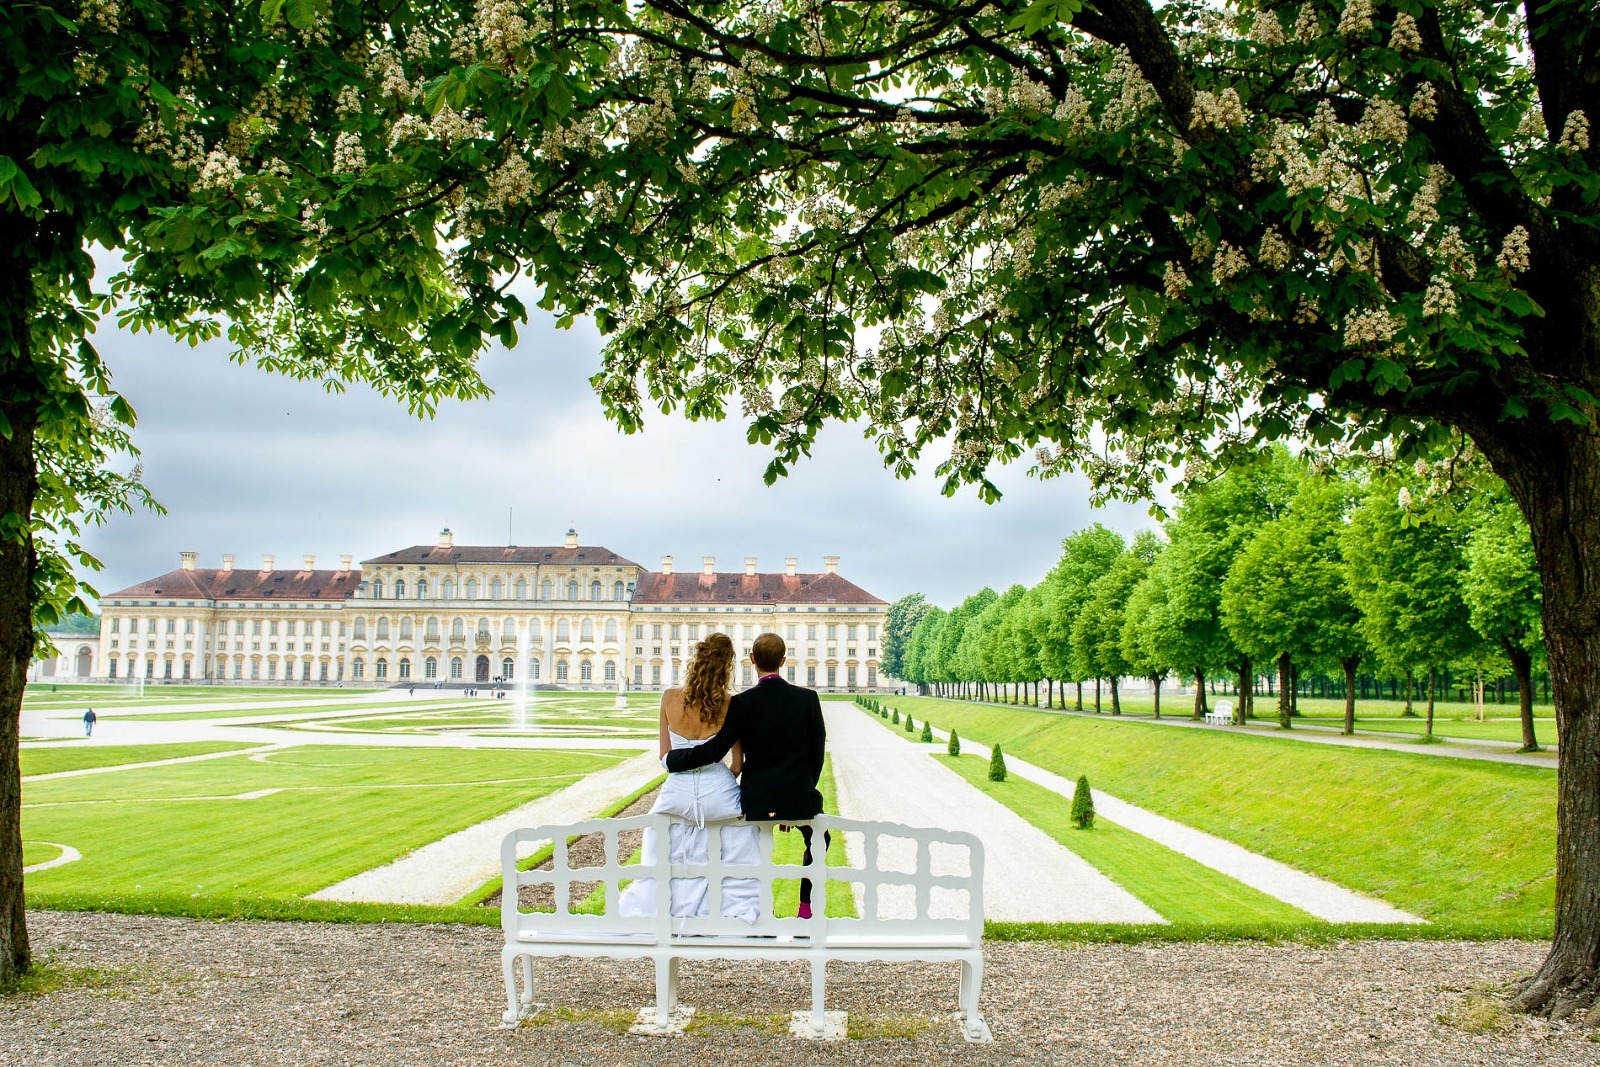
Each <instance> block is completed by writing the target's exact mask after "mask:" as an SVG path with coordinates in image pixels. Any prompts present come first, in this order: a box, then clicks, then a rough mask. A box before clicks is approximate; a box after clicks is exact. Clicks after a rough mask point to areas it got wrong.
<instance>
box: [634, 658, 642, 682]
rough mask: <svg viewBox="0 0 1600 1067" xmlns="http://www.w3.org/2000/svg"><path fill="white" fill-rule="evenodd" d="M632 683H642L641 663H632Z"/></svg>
mask: <svg viewBox="0 0 1600 1067" xmlns="http://www.w3.org/2000/svg"><path fill="white" fill-rule="evenodd" d="M633 684H634V685H643V684H644V667H643V666H642V665H641V664H638V663H635V664H634V665H633Z"/></svg>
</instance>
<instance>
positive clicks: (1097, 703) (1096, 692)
mask: <svg viewBox="0 0 1600 1067" xmlns="http://www.w3.org/2000/svg"><path fill="white" fill-rule="evenodd" d="M1094 713H1095V714H1096V715H1098V714H1100V679H1098V678H1096V679H1095V680H1094Z"/></svg>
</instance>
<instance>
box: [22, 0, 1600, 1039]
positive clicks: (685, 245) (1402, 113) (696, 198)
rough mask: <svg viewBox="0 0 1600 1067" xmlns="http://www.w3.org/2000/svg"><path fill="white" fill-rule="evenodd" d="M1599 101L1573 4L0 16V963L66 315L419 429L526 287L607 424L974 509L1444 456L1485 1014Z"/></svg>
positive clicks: (1534, 1006)
mask: <svg viewBox="0 0 1600 1067" xmlns="http://www.w3.org/2000/svg"><path fill="white" fill-rule="evenodd" d="M1597 120H1600V20H1597V19H1595V18H1594V8H1593V0H1524V2H1523V3H1520V4H1519V3H1513V2H1508V0H1452V2H1451V3H1448V4H1445V3H1439V2H1437V0H1282V2H1276V0H1274V2H1262V0H1220V2H1210V0H1207V2H1198V0H1176V2H1169V3H1162V4H1160V5H1156V4H1154V3H1152V2H1151V0H1096V2H1095V3H1093V4H1088V3H1083V2H1081V0H993V2H990V0H900V2H897V3H868V2H850V0H832V2H823V0H631V2H626V3H624V2H617V0H554V2H551V3H538V4H534V3H520V2H516V0H400V2H396V3H392V4H383V5H379V4H369V3H366V2H364V0H242V2H232V0H226V2H225V0H193V2H185V3H177V2H175V0H40V2H38V3H11V4H0V981H3V980H7V979H9V978H10V977H12V976H14V975H15V974H16V973H17V971H18V970H19V969H21V968H23V967H25V966H27V964H28V960H29V952H28V947H27V936H26V926H25V915H24V911H23V897H22V875H21V838H20V804H21V788H20V782H19V779H18V772H17V737H18V731H17V726H18V717H19V715H20V706H21V694H22V680H23V678H24V676H25V671H26V667H27V663H28V660H29V657H30V656H31V655H32V653H33V647H34V640H35V633H36V631H35V628H34V626H35V624H36V623H40V622H50V621H53V619H54V617H56V616H58V615H59V614H61V613H62V612H67V611H71V610H74V609H75V608H81V607H82V606H83V604H82V603H81V601H77V600H75V599H74V595H75V589H74V581H75V578H74V566H73V564H74V563H76V564H78V565H79V566H88V565H90V562H91V561H88V560H86V559H83V558H82V554H81V552H79V551H78V549H77V548H76V547H75V541H76V530H77V529H78V528H79V527H80V525H81V523H83V522H88V521H94V519H95V518H96V517H98V516H100V515H103V514H104V513H105V512H106V511H108V510H110V509H114V508H117V507H124V506H129V505H130V504H137V503H138V502H139V501H140V493H141V490H140V488H139V485H138V479H137V478H136V477H133V476H131V475H129V474H118V473H116V471H117V470H119V469H121V468H118V467H117V457H118V454H119V453H121V452H122V451H124V450H125V448H126V447H127V445H128V444H129V441H128V438H127V431H128V428H129V426H130V425H131V423H132V421H133V413H132V412H131V411H130V410H129V409H128V407H127V405H126V404H125V403H122V402H121V401H120V400H119V399H118V398H117V397H116V396H115V389H114V386H113V383H112V382H111V380H110V375H109V371H108V370H107V368H106V366H105V364H104V363H103V362H102V360H101V358H100V355H99V354H98V353H97V352H96V350H95V349H94V347H93V345H92V343H91V342H90V336H91V331H92V329H93V326H94V323H95V321H96V319H97V318H98V317H99V316H100V315H103V314H106V313H107V312H109V311H110V310H111V309H112V308H113V307H114V306H115V307H116V308H117V313H118V314H119V315H120V316H121V317H122V318H123V320H124V321H125V322H127V323H128V324H130V325H132V326H134V327H137V328H144V329H162V330H166V331H168V332H169V333H171V334H173V335H174V336H177V337H179V338H186V339H197V338H205V337H213V336H223V335H225V336H226V338H227V339H228V341H229V342H230V343H231V344H232V346H233V347H234V349H235V351H236V353H237V356H238V358H239V359H241V360H246V361H251V362H254V363H255V364H257V365H258V366H260V367H262V368H264V369H266V370H270V371H278V372H282V373H288V374H295V375H300V376H303V377H306V378H310V379H314V380H319V381H323V382H325V383H327V384H328V385H329V387H330V388H340V387H342V386H343V384H344V383H347V382H352V381H364V382H369V383H371V384H373V385H374V386H375V387H377V388H378V389H380V390H382V391H385V392H388V393H392V394H393V395H395V396H397V397H399V398H401V399H402V400H403V401H405V402H407V403H409V404H410V405H411V406H412V407H413V408H414V409H416V410H418V411H420V412H427V411H429V410H431V408H432V406H433V405H434V404H435V403H437V402H438V401H439V400H440V399H441V398H445V397H453V396H454V397H473V396H481V395H482V394H483V392H484V387H483V383H482V381H481V379H480V378H479V376H478V374H477V371H476V359H477V356H478V355H479V354H480V353H481V352H482V351H483V350H484V349H485V347H486V346H487V345H488V344H490V343H491V342H493V341H496V340H498V341H501V342H504V343H506V344H511V343H512V342H513V341H514V340H515V337H516V330H517V328H518V325H519V324H520V323H521V322H523V321H524V320H525V316H526V309H525V308H524V307H523V305H522V303H521V302H520V300H519V299H518V297H517V295H516V288H515V286H513V285H512V282H513V281H514V280H515V279H516V278H518V277H519V276H529V277H531V278H532V280H533V283H534V284H535V285H536V287H537V288H538V293H539V295H538V297H537V299H538V302H539V304H540V306H541V307H542V308H544V309H545V310H547V311H548V312H550V313H551V314H553V315H554V316H555V317H556V318H557V320H558V321H559V322H562V323H564V324H566V323H571V322H573V321H575V320H576V319H577V318H578V317H579V316H588V317H591V318H592V320H593V321H594V323H595V324H596V325H597V326H598V328H599V330H600V332H601V333H602V334H603V335H604V336H605V338H606V347H605V350H604V353H603V364H602V367H601V369H600V371H599V373H598V374H597V375H596V377H595V385H596V388H597V390H598V391H599V393H600V396H601V399H602V402H603V404H604V405H605V408H606V410H607V412H608V414H609V415H610V416H611V418H612V419H613V420H614V421H615V422H616V424H617V425H618V426H619V427H621V428H622V429H624V430H626V431H633V430H637V429H639V428H640V427H641V426H642V425H643V422H644V419H645V416H646V414H647V413H648V412H653V411H657V410H660V411H673V410H679V411H683V412H685V413H687V414H688V415H689V416H690V417H693V418H723V417H727V415H728V414H729V413H730V412H738V413H739V415H740V416H741V417H742V418H743V419H744V420H745V421H746V423H747V426H748V434H749V438H750V440H751V442H752V443H755V444H761V445H764V446H767V447H769V448H771V449H772V453H773V459H772V462H771V464H770V466H769V470H768V474H769V476H770V477H773V478H776V477H779V476H781V475H782V474H783V473H784V472H785V471H786V470H787V469H788V468H789V466H790V465H792V464H793V463H795V462H798V461H799V460H800V459H801V458H803V457H804V456H805V455H807V454H808V453H809V450H810V448H811V446H812V443H813V442H814V440H815V437H816V434H817V433H818V432H819V431H820V429H821V428H822V426H823V425H825V424H826V423H828V422H830V421H835V420H857V421H858V422H859V423H860V424H861V425H863V426H864V427H865V428H866V430H867V432H868V433H869V434H870V435H871V436H872V437H873V439H874V440H875V441H876V442H877V444H878V447H879V448H880V450H881V452H882V454H883V456H884V459H885V462H886V464H887V465H888V466H889V467H890V468H891V469H892V470H894V471H895V472H896V473H898V474H902V475H905V474H909V473H910V472H911V471H912V469H913V468H914V467H915V466H916V465H917V464H918V463H937V464H938V467H939V470H940V472H941V473H942V474H943V475H944V477H945V478H946V484H947V488H948V489H949V490H950V491H955V490H957V489H959V488H960V487H961V486H962V485H968V484H971V485H975V486H977V487H978V491H979V492H980V493H982V494H984V495H985V496H986V497H988V498H991V499H992V498H993V497H994V496H995V495H996V490H995V487H994V485H993V483H992V482H991V480H990V478H989V471H990V469H991V467H992V466H993V465H994V464H996V463H1001V462H1005V461H1009V460H1014V459H1019V458H1021V457H1023V456H1025V455H1028V454H1030V453H1031V454H1032V455H1033V456H1034V457H1035V459H1036V461H1037V467H1038V470H1039V471H1040V472H1041V473H1043V474H1046V475H1048V474H1050V473H1054V472H1060V471H1065V470H1081V471H1083V472H1085V473H1086V474H1087V475H1088V476H1089V478H1090V479H1091V481H1092V482H1093V483H1094V485H1095V486H1096V487H1097V491H1098V492H1100V493H1102V494H1120V495H1125V496H1142V495H1148V494H1149V492H1150V491H1151V490H1152V488H1153V486H1154V485H1155V483H1156V482H1157V481H1158V480H1160V479H1162V478H1165V477H1168V474H1169V472H1170V471H1173V470H1177V469H1182V470H1183V471H1184V473H1183V475H1182V477H1183V479H1184V480H1185V481H1200V480H1204V478H1205V476H1206V472H1205V471H1204V470H1203V468H1204V467H1205V466H1207V465H1208V463H1207V462H1198V461H1197V462H1196V463H1195V464H1194V465H1193V466H1191V465H1190V461H1191V459H1193V458H1195V457H1201V458H1203V459H1204V460H1207V461H1215V463H1216V464H1219V465H1221V466H1228V465H1231V464H1232V463H1233V462H1234V461H1236V460H1239V459H1241V458H1243V457H1246V456H1249V455H1253V454H1255V453H1256V452H1258V451H1259V450H1260V448H1261V447H1262V445H1263V444H1264V443H1267V442H1271V441H1275V440H1283V439H1294V440H1297V441H1301V442H1305V443H1307V444H1308V445H1310V446H1312V447H1314V448H1318V449H1331V448H1334V447H1335V446H1340V447H1353V448H1354V449H1357V450H1366V449H1371V448H1376V447H1379V446H1383V445H1386V444H1387V443H1392V444H1394V445H1395V446H1396V447H1397V448H1398V450H1399V454H1400V455H1401V456H1402V457H1403V458H1404V459H1407V460H1409V459H1411V458H1414V456H1415V455H1416V454H1417V453H1418V452H1419V450H1420V451H1426V450H1427V449H1430V448H1433V447H1436V446H1438V445H1439V444H1441V443H1442V442H1444V441H1445V440H1446V439H1448V438H1449V437H1450V436H1451V435H1452V434H1453V433H1454V434H1461V435H1464V436H1465V437H1467V438H1469V439H1470V440H1471V441H1472V442H1473V443H1474V445H1475V446H1476V448H1477V449H1478V451H1479V452H1480V453H1481V454H1482V455H1483V456H1484V457H1486V459H1487V462H1488V463H1489V465H1490V466H1491V467H1492V468H1493V470H1494V471H1495V473H1496V474H1498V475H1499V476H1500V477H1501V478H1502V479H1503V481H1504V483H1505V485H1506V486H1507V489H1508V492H1509V495H1510V499H1511V501H1512V502H1513V504H1514V505H1515V508H1516V510H1517V511H1518V512H1520V514H1521V516H1522V518H1523V519H1524V520H1525V521H1526V522H1527V523H1528V525H1529V528H1530V535H1531V541H1532V545H1533V551H1534V559H1535V561H1536V569H1537V572H1538V574H1539V577H1540V582H1541V586H1542V589H1543V593H1544V598H1543V605H1542V610H1543V615H1542V619H1541V621H1542V624H1543V632H1544V638H1545V660H1546V663H1547V666H1548V672H1549V676H1550V682H1551V689H1552V697H1553V700H1554V704H1555V710H1556V717H1557V720H1558V723H1559V729H1560V736H1561V740H1562V749H1561V766H1560V784H1559V787H1558V793H1559V800H1558V815H1557V874H1556V908H1555V914H1556V918H1555V937H1554V941H1553V944H1552V947H1551V951H1550V954H1549V956H1548V957H1547V959H1546V961H1545V963H1544V965H1543V966H1542V967H1541V968H1540V970H1539V972H1538V973H1537V974H1535V975H1533V976H1532V977H1531V978H1530V979H1528V980H1527V981H1526V982H1525V983H1523V985H1522V986H1521V988H1520V990H1519V993H1518V994H1517V998H1516V1003H1517V1004H1518V1005H1519V1006H1520V1007H1523V1008H1527V1009H1530V1010H1537V1011H1542V1012H1547V1013H1549V1014H1552V1015H1555V1016H1565V1015H1568V1014H1570V1013H1571V1012H1573V1011H1575V1010H1577V1009H1579V1008H1583V1007H1585V1006H1587V1005H1589V1004H1590V1003H1592V1002H1593V1001H1594V1000H1595V999H1596V996H1597V995H1600V669H1597V668H1596V666H1595V665H1596V664H1597V663H1600V582H1597V581H1595V580H1594V575H1596V574H1597V573H1600V538H1597V537H1595V536H1594V535H1593V531H1595V530H1596V529H1600V432H1597V428H1596V421H1595V420H1596V417H1597V407H1600V402H1597V399H1596V398H1597V395H1600V299H1597V298H1596V295H1595V294H1596V293H1597V292H1600V136H1597V135H1594V134H1592V132H1591V125H1592V123H1593V122H1595V121H1597ZM95 247H101V248H109V249H114V250H116V251H117V252H119V253H120V254H121V256H122V257H123V259H122V262H121V264H120V266H119V268H118V272H117V274H116V275H115V277H114V278H111V279H96V278H95V277H94V260H93V258H92V257H91V255H90V250H91V249H92V248H95ZM947 449H948V451H946V450H947ZM946 457H947V458H946ZM135 473H136V472H135ZM1308 506H1309V505H1308ZM1502 532H1503V531H1502ZM1315 535H1316V531H1315V530H1314V529H1311V530H1307V531H1306V532H1305V536H1307V537H1313V536H1315ZM1485 539H1486V540H1489V535H1485ZM1174 544H1176V542H1174ZM1202 550H1203V551H1207V552H1214V551H1216V550H1217V546H1215V545H1209V546H1205V547H1204V548H1203V549H1202ZM1227 558H1228V559H1229V560H1230V561H1231V555H1230V556H1228V557H1227ZM1142 562H1143V561H1141V563H1142ZM1202 562H1204V561H1202ZM1210 562H1217V560H1211V561H1210ZM1258 562H1259V565H1260V566H1261V567H1262V568H1264V569H1270V564H1271V561H1270V560H1265V559H1264V560H1261V561H1258ZM1151 565H1153V564H1151ZM1230 566H1231V562H1230ZM1126 569H1127V570H1128V571H1129V573H1128V574H1125V575H1124V576H1123V577H1124V578H1127V579H1131V578H1132V577H1133V573H1132V572H1134V571H1136V570H1137V569H1138V567H1136V566H1135V564H1133V563H1129V564H1127V565H1126ZM1066 578H1067V580H1076V576H1074V575H1067V576H1066ZM1352 588H1353V587H1352ZM1172 595H1173V596H1175V597H1177V598H1179V599H1180V600H1181V599H1182V598H1183V597H1185V596H1187V595H1188V591H1187V590H1177V591H1175V592H1174V593H1173V594H1172ZM996 599H999V598H998V597H997V598H996ZM986 607H987V604H983V605H978V604H973V605H970V606H968V608H967V613H968V614H976V613H978V612H981V611H983V610H984V608H986ZM955 610H958V611H959V610H962V609H961V608H958V609H955ZM953 613H954V612H952V614H953ZM929 614H930V615H932V612H930V613H929ZM964 618H965V616H964ZM1219 618H1220V616H1219ZM1239 621H1240V622H1241V625H1244V624H1246V620H1242V619H1241V620H1239ZM1388 621H1389V622H1392V623H1393V624H1394V625H1395V627H1396V630H1395V632H1396V633H1397V634H1403V633H1404V632H1406V631H1405V630H1404V627H1405V626H1411V625H1412V620H1411V619H1410V618H1409V617H1407V616H1404V615H1403V614H1402V613H1399V612H1398V609H1397V611H1396V613H1395V614H1394V615H1393V617H1392V618H1390V619H1389V620H1388ZM1272 624H1273V623H1272V619H1271V618H1267V617H1263V618H1259V619H1254V620H1250V621H1249V622H1248V625H1251V626H1257V625H1259V626H1270V625H1272ZM1402 624H1403V625H1402ZM1219 625H1220V623H1219ZM1241 632H1242V631H1241ZM1050 636H1051V637H1052V642H1051V643H1050V644H1049V645H1048V646H1043V647H1044V648H1045V651H1041V653H1040V654H1041V655H1042V656H1047V657H1048V656H1049V655H1053V654H1057V653H1056V651H1055V650H1058V649H1060V648H1061V647H1062V638H1063V636H1064V635H1062V634H1059V633H1054V632H1052V633H1051V635H1050ZM1091 637H1092V638H1093V641H1094V644H1095V647H1096V648H1102V649H1105V650H1107V651H1106V653H1105V654H1108V655H1109V654H1110V648H1111V645H1110V644H1109V643H1108V642H1109V641H1110V638H1109V636H1108V635H1107V634H1106V633H1104V632H1102V633H1099V634H1097V635H1090V634H1087V633H1086V634H1085V635H1084V638H1085V640H1089V639H1090V638H1091ZM942 645H943V642H941V653H943V651H944V649H943V648H942ZM1256 651H1257V652H1259V653H1261V654H1272V655H1281V654H1282V652H1281V650H1277V649H1265V648H1262V649H1257V650H1256ZM1338 652H1339V650H1338V649H1335V648H1331V647H1330V648H1326V649H1324V648H1318V649H1315V650H1312V649H1295V650H1294V654H1296V655H1300V656H1302V657H1304V656H1306V655H1311V654H1313V653H1314V654H1316V655H1335V654H1337V653H1338ZM951 654H954V650H953V649H952V650H951ZM1292 662H1293V661H1292V659H1291V664H1292ZM1042 673H1043V674H1044V676H1046V677H1057V676H1065V675H1066V673H1067V672H1063V671H1061V670H1059V669H1057V668H1056V667H1054V666H1053V665H1048V666H1047V669H1045V670H1044V671H1043V672H1042Z"/></svg>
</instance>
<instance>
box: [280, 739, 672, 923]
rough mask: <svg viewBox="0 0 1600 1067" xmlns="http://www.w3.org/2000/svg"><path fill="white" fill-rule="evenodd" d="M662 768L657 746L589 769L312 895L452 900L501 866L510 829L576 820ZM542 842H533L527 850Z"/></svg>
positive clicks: (397, 901)
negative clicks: (502, 846) (571, 780)
mask: <svg viewBox="0 0 1600 1067" xmlns="http://www.w3.org/2000/svg"><path fill="white" fill-rule="evenodd" d="M659 774H661V761H660V759H659V758H658V757H657V756H656V754H655V753H654V752H645V753H642V754H640V755H638V756H634V757H633V758H632V759H627V760H623V761H622V762H621V763H618V764H616V765H615V766H612V767H607V768H606V769H605V770H603V771H596V772H594V773H593V774H590V775H586V776H585V777H583V778H580V779H579V780H578V781H576V782H574V783H573V784H572V785H569V786H567V787H566V788H565V789H559V790H557V791H556V792H554V793H551V794H550V795H548V796H543V797H540V798H539V799H538V800H534V801H530V802H529V803H527V804H523V805H521V806H520V807H517V808H513V809H512V810H510V811H508V812H506V813H505V814H504V815H497V816H495V817H494V818H493V819H488V820H486V821H484V822H480V823H478V824H477V825H476V826H469V827H467V828H466V829H465V830H458V831H456V832H455V833H453V834H450V835H449V836H448V837H441V838H440V839H439V840H437V841H435V842H433V843H432V844H430V845H424V846H423V847H422V848H419V849H416V850H415V851H413V852H410V853H408V854H407V855H405V856H402V857H400V858H399V859H397V860H395V861H394V862H392V863H386V864H384V865H383V866H382V867H374V868H372V869H371V870H368V871H362V872H361V873H360V874H358V875H355V876H353V877H350V878H346V879H345V880H344V881H342V882H337V883H335V884H333V885H331V886H328V887H327V888H326V889H319V890H318V891H317V892H315V893H312V894H311V899H312V900H366V901H375V902H378V903H383V904H454V903H455V902H456V901H458V900H460V899H461V898H462V897H463V896H464V895H465V894H467V893H470V892H472V891H473V890H474V889H476V888H478V887H479V886H481V885H483V883H484V882H487V881H488V880H489V879H490V878H493V877H494V876H495V874H496V873H498V872H499V870H500V842H501V840H502V839H503V838H504V837H505V836H506V834H508V833H510V832H511V831H512V830H515V829H518V828H519V827H523V826H543V825H547V824H559V823H568V822H578V821H580V820H582V819H587V818H589V817H590V816H591V815H593V814H595V812H597V811H600V810H602V809H603V808H605V807H606V805H608V804H610V803H611V802H612V801H614V800H616V799H618V798H619V797H625V796H627V795H628V794H629V793H632V792H633V791H634V790H636V789H638V788H640V787H641V786H643V785H644V784H645V783H646V782H648V781H650V780H651V779H652V778H655V777H656V776H657V775H659ZM543 844H544V842H530V843H529V844H528V847H527V851H528V852H530V853H531V852H535V851H538V849H540V848H541V847H543Z"/></svg>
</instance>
